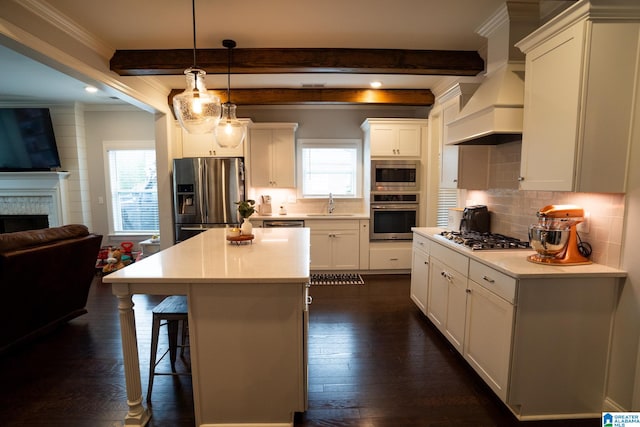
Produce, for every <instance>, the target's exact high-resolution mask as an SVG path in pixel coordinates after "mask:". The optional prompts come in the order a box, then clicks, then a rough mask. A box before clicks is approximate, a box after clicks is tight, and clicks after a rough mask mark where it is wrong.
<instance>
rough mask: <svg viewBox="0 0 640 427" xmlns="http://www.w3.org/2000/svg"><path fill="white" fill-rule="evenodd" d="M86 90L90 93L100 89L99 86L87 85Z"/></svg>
mask: <svg viewBox="0 0 640 427" xmlns="http://www.w3.org/2000/svg"><path fill="white" fill-rule="evenodd" d="M84 90H86V91H87V92H89V93H96V92H97V91H98V88H96V87H94V86H85V88H84Z"/></svg>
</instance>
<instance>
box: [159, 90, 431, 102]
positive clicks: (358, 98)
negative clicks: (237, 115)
mask: <svg viewBox="0 0 640 427" xmlns="http://www.w3.org/2000/svg"><path fill="white" fill-rule="evenodd" d="M183 90H184V89H173V90H172V91H171V93H170V94H169V105H172V102H173V97H174V96H175V95H178V94H179V93H180V92H182V91H183ZM212 92H214V93H215V94H216V96H218V97H219V98H220V99H221V101H222V102H226V101H227V91H226V89H214V90H212ZM231 100H232V102H233V103H234V104H237V105H287V104H298V105H299V104H311V105H312V104H362V105H373V104H376V105H388V106H427V107H428V106H431V105H433V101H434V96H433V93H432V92H431V91H430V90H429V89H315V88H314V89H232V91H231Z"/></svg>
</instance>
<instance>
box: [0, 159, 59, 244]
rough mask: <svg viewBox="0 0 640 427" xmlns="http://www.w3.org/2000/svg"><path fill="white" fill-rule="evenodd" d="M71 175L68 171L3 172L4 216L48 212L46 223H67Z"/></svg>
mask: <svg viewBox="0 0 640 427" xmlns="http://www.w3.org/2000/svg"><path fill="white" fill-rule="evenodd" d="M68 177H69V173H68V172H2V173H0V216H4V217H15V216H30V217H33V216H45V217H46V220H47V223H46V225H45V227H58V226H60V225H64V224H67V223H68V220H69V218H68V200H67V199H68V197H67V195H68V190H67V180H68ZM12 219H13V218H10V219H9V220H10V222H11V220H12ZM20 221H22V220H20ZM28 221H33V220H28ZM35 224H36V228H40V227H37V225H40V224H43V222H37V223H35ZM22 226H27V227H31V224H23V225H22ZM0 232H2V230H1V229H0Z"/></svg>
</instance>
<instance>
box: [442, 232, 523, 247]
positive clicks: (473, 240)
mask: <svg viewBox="0 0 640 427" xmlns="http://www.w3.org/2000/svg"><path fill="white" fill-rule="evenodd" d="M440 236H442V237H444V238H445V239H448V240H451V241H452V242H454V243H457V244H459V245H462V246H465V247H467V248H469V249H471V250H474V251H483V250H500V249H531V246H529V242H528V241H524V240H520V239H517V238H515V237H509V236H505V235H503V234H497V233H478V232H473V231H443V232H442V233H440Z"/></svg>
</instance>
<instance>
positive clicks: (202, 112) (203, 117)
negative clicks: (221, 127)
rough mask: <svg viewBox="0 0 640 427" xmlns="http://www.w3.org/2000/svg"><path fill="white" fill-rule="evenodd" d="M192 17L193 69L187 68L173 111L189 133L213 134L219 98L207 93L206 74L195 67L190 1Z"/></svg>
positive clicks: (218, 118)
mask: <svg viewBox="0 0 640 427" xmlns="http://www.w3.org/2000/svg"><path fill="white" fill-rule="evenodd" d="M191 7H192V16H193V67H191V68H187V69H186V70H185V71H184V74H185V76H186V78H187V88H186V89H185V91H184V92H182V93H180V94H179V95H176V96H174V97H173V111H174V112H175V115H176V117H177V118H178V122H179V123H180V126H182V128H183V129H184V130H186V131H187V132H189V133H194V134H202V133H210V132H213V130H214V129H215V127H216V126H217V125H218V122H219V121H220V110H221V107H220V98H218V97H217V96H215V95H213V94H211V93H209V92H208V91H207V87H206V86H205V84H204V77H205V75H206V74H207V73H206V72H205V71H204V70H202V69H200V68H198V66H197V65H196V5H195V0H192V1H191Z"/></svg>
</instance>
